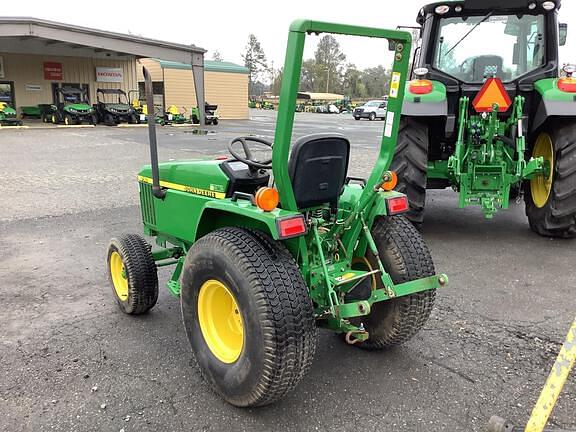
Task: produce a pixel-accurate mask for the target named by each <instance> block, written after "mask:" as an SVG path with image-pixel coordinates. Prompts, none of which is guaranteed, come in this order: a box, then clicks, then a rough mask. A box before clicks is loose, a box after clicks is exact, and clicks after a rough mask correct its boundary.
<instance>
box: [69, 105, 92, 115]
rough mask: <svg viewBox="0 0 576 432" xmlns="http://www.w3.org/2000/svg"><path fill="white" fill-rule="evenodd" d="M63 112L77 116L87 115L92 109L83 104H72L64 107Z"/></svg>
mask: <svg viewBox="0 0 576 432" xmlns="http://www.w3.org/2000/svg"><path fill="white" fill-rule="evenodd" d="M64 110H65V111H68V112H71V113H78V114H88V113H91V112H92V107H91V106H90V105H88V104H85V103H74V104H69V105H66V106H65V107H64Z"/></svg>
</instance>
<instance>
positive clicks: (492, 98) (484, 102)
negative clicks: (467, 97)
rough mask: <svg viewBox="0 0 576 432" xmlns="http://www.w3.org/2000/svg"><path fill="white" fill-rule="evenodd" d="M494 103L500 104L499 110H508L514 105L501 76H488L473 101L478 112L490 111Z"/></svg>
mask: <svg viewBox="0 0 576 432" xmlns="http://www.w3.org/2000/svg"><path fill="white" fill-rule="evenodd" d="M494 104H498V111H499V112H505V111H508V108H510V105H512V101H511V100H510V96H509V95H508V92H506V89H505V88H504V84H502V80H501V79H500V78H488V80H487V81H486V82H485V83H484V86H483V87H482V88H481V89H480V91H479V92H478V94H477V95H476V97H475V98H474V101H473V102H472V106H473V107H474V109H475V110H476V112H490V111H492V105H494Z"/></svg>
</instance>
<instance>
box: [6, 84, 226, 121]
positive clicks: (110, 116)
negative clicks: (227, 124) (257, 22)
mask: <svg viewBox="0 0 576 432" xmlns="http://www.w3.org/2000/svg"><path fill="white" fill-rule="evenodd" d="M133 93H135V98H134V99H132V102H130V101H129V97H130V96H132V95H133ZM56 97H57V100H56V102H55V103H54V104H40V105H37V106H34V107H23V108H22V117H23V118H24V117H31V118H33V117H36V118H40V119H41V120H42V121H43V122H44V123H53V124H65V125H67V126H68V125H80V124H91V125H96V124H99V123H103V124H106V125H108V126H116V125H118V124H120V123H128V124H139V123H145V122H146V121H147V120H148V110H147V107H146V105H145V104H142V103H141V99H140V97H139V92H138V91H137V90H132V91H130V92H128V94H126V92H125V91H123V90H121V89H101V88H99V89H97V90H96V103H95V104H93V105H90V102H89V101H88V95H87V92H86V90H85V89H79V88H76V87H61V88H58V89H57V90H56ZM217 109H218V106H217V105H211V104H209V103H206V105H205V123H206V124H207V125H217V124H218V119H219V117H218V113H217ZM183 110H184V112H182V111H180V110H179V109H178V107H177V106H175V105H172V106H170V107H169V108H168V109H167V110H166V111H165V112H163V111H162V109H161V108H160V109H157V110H155V117H156V119H155V122H156V123H158V124H161V125H170V124H199V123H200V115H199V112H198V108H197V107H193V108H191V109H190V110H189V111H190V114H187V111H188V110H187V109H186V108H183ZM21 125H22V120H21V119H20V118H18V115H17V112H16V110H15V109H14V108H12V107H11V106H9V105H8V104H7V103H5V102H1V103H0V126H21Z"/></svg>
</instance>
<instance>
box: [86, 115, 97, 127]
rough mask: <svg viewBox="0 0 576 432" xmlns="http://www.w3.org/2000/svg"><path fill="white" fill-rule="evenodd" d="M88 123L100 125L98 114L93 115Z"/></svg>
mask: <svg viewBox="0 0 576 432" xmlns="http://www.w3.org/2000/svg"><path fill="white" fill-rule="evenodd" d="M88 123H90V124H91V125H94V126H96V125H97V124H98V116H97V115H96V114H91V115H90V119H89V120H88Z"/></svg>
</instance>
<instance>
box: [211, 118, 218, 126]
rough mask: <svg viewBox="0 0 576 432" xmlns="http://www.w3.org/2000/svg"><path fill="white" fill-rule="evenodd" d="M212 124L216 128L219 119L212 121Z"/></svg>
mask: <svg viewBox="0 0 576 432" xmlns="http://www.w3.org/2000/svg"><path fill="white" fill-rule="evenodd" d="M212 124H213V125H214V126H216V125H217V124H218V119H217V118H215V119H213V120H212Z"/></svg>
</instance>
